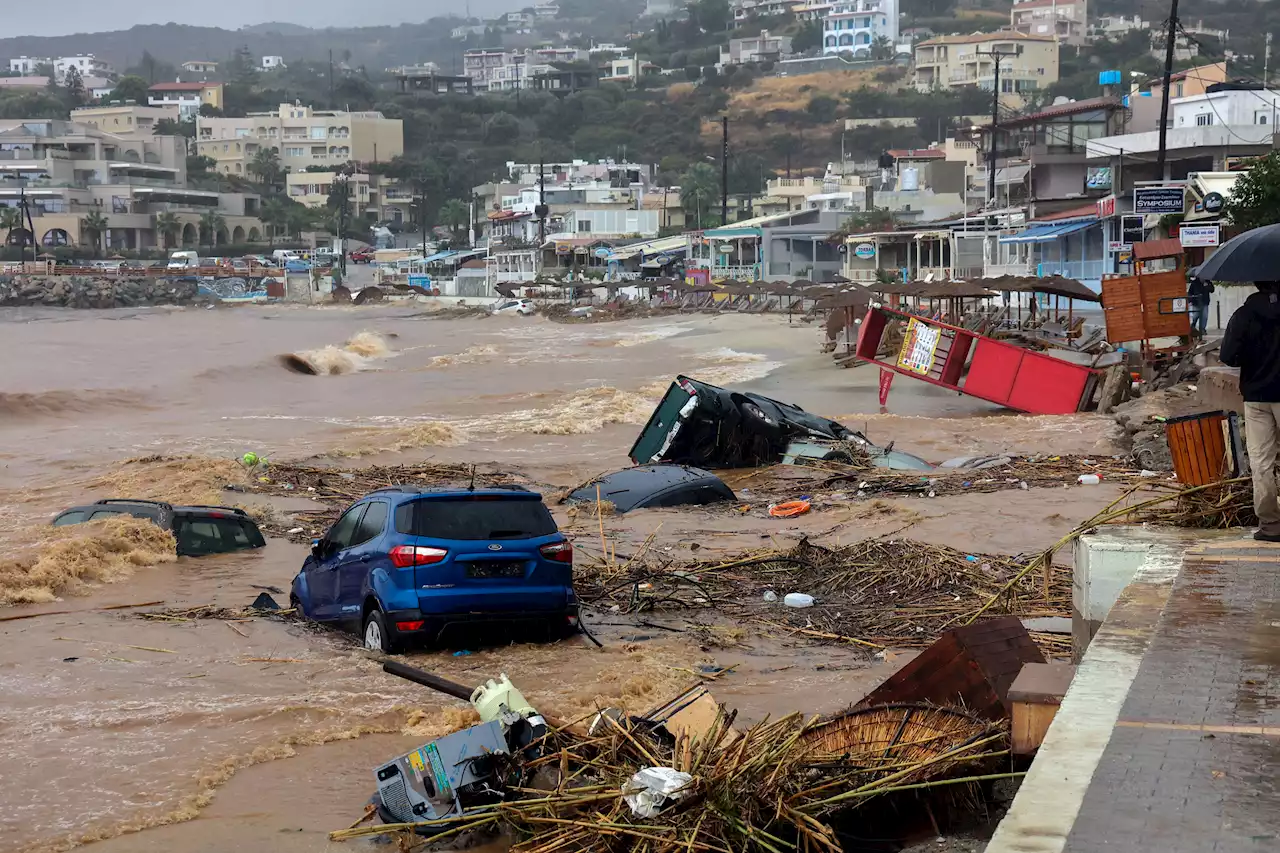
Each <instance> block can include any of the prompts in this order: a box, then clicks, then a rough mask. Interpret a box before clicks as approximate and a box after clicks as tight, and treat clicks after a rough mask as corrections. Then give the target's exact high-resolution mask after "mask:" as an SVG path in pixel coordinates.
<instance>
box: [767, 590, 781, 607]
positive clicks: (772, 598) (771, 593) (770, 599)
mask: <svg viewBox="0 0 1280 853" xmlns="http://www.w3.org/2000/svg"><path fill="white" fill-rule="evenodd" d="M764 600H765V601H767V602H769V603H770V604H772V603H773V602H775V601H777V600H778V594H777V593H776V592H774V591H773V590H771V589H769V590H765V593H764Z"/></svg>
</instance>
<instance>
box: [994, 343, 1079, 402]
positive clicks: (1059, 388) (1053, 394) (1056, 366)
mask: <svg viewBox="0 0 1280 853" xmlns="http://www.w3.org/2000/svg"><path fill="white" fill-rule="evenodd" d="M1089 373H1090V370H1089V368H1087V367H1081V366H1080V365H1078V364H1070V363H1068V362H1065V361H1062V360H1061V359H1057V358H1054V357H1053V356H1049V355H1041V354H1040V353H1036V352H1028V353H1027V354H1026V355H1025V356H1024V357H1023V359H1022V367H1021V369H1020V370H1019V371H1018V377H1017V379H1015V380H1014V383H1013V391H1012V392H1011V393H1010V394H1009V406H1010V407H1011V408H1014V409H1021V410H1022V411H1024V412H1030V413H1032V414H1033V415H1067V414H1071V413H1072V412H1075V411H1077V410H1078V409H1079V408H1080V396H1081V395H1082V394H1083V393H1084V384H1085V382H1086V381H1087V380H1088V378H1089Z"/></svg>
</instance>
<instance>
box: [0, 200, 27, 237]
mask: <svg viewBox="0 0 1280 853" xmlns="http://www.w3.org/2000/svg"><path fill="white" fill-rule="evenodd" d="M21 227H22V211H21V210H18V208H16V207H9V206H7V205H6V206H0V229H4V244H5V245H6V246H7V245H9V239H10V238H11V237H12V236H13V232H14V231H16V230H17V229H19V228H21Z"/></svg>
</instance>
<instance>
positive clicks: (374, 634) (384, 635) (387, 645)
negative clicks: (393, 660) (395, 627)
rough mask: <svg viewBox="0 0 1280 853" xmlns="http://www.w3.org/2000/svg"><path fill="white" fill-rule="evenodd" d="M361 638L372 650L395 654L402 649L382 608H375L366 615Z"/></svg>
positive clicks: (366, 646) (365, 645)
mask: <svg viewBox="0 0 1280 853" xmlns="http://www.w3.org/2000/svg"><path fill="white" fill-rule="evenodd" d="M360 640H361V642H362V643H363V644H364V647H365V648H366V649H368V650H369V651H371V652H382V653H383V654H384V655H394V654H396V653H397V652H398V651H400V643H399V642H397V640H396V637H395V635H394V634H392V633H391V630H390V628H389V626H388V625H387V619H386V616H384V615H383V613H382V611H381V610H378V609H376V608H375V609H373V610H370V611H369V612H368V614H367V615H366V616H365V617H364V625H363V630H361V632H360Z"/></svg>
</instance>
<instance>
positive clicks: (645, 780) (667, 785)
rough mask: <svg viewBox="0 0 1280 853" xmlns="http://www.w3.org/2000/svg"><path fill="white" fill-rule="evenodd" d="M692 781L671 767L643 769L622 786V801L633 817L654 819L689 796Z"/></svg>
mask: <svg viewBox="0 0 1280 853" xmlns="http://www.w3.org/2000/svg"><path fill="white" fill-rule="evenodd" d="M692 781H693V777H692V776H690V775H689V774H688V773H682V772H680V771H679V770H672V769H671V768H670V767H646V768H644V769H643V770H641V771H640V772H639V773H637V774H636V775H634V776H632V777H631V778H630V779H628V780H627V782H626V783H625V784H624V785H623V786H622V798H623V799H624V800H626V802H627V805H628V806H630V807H631V813H632V814H634V815H635V816H636V817H656V816H657V815H658V813H659V812H661V811H662V810H663V808H665V807H666V806H668V805H670V804H671V803H674V802H676V801H677V800H681V799H683V798H684V797H686V796H688V795H689V793H690V790H689V787H688V786H689V783H690V782H692Z"/></svg>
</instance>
